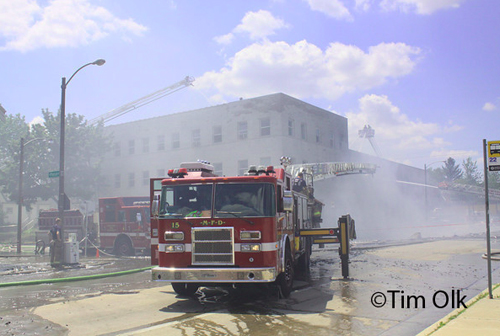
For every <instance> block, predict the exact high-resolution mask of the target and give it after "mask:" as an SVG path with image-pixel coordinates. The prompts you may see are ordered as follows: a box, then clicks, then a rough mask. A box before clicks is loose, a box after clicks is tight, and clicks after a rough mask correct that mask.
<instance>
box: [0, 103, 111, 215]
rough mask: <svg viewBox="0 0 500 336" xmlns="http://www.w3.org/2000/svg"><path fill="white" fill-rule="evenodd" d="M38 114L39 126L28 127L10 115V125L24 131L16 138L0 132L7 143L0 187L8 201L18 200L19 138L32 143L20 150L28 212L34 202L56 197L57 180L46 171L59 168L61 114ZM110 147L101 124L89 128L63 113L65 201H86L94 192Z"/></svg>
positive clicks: (81, 120) (78, 118) (0, 138)
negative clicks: (64, 124)
mask: <svg viewBox="0 0 500 336" xmlns="http://www.w3.org/2000/svg"><path fill="white" fill-rule="evenodd" d="M42 115H43V119H44V122H43V124H35V125H32V126H31V127H29V126H28V125H27V124H26V123H25V121H24V118H22V117H20V116H16V117H11V116H9V117H8V118H7V119H9V118H10V119H12V120H10V121H9V122H10V124H11V125H17V128H18V129H21V130H23V132H20V131H18V132H17V134H16V133H15V132H11V131H10V130H9V128H8V126H7V127H2V128H0V141H1V142H2V143H6V145H5V146H2V147H1V148H0V150H3V151H4V152H2V154H4V153H5V154H6V155H5V156H2V157H3V158H4V160H3V162H2V164H1V166H0V185H3V192H4V193H5V194H6V195H7V196H8V197H9V198H10V199H11V200H12V201H16V202H17V200H18V196H19V194H18V188H19V187H18V181H19V161H20V153H19V152H20V138H21V136H23V134H24V137H25V143H27V142H28V141H30V140H32V139H36V141H33V142H31V143H29V144H28V145H27V146H25V147H24V160H23V161H24V169H23V171H24V174H23V198H24V205H25V206H26V208H27V209H30V208H31V205H32V204H33V203H34V202H36V200H37V198H41V199H43V200H47V199H50V198H52V199H54V200H57V199H58V191H59V189H58V188H59V180H58V178H49V177H48V172H50V171H56V170H59V127H60V114H59V113H58V114H57V115H54V114H53V113H51V112H49V111H48V110H42ZM4 139H5V142H4ZM110 143H111V140H110V139H109V138H108V137H106V136H105V135H104V127H103V125H102V123H101V124H98V125H88V124H87V122H86V121H85V119H84V117H83V116H80V115H76V114H67V115H66V137H65V152H64V154H65V177H64V179H65V192H66V195H67V196H68V197H69V198H70V199H72V198H73V199H74V198H78V199H81V200H89V199H91V198H92V197H93V196H94V195H95V194H96V192H97V186H98V185H99V183H102V182H103V178H102V176H101V174H100V165H101V162H102V159H103V157H104V155H105V153H106V151H108V150H109V149H110Z"/></svg>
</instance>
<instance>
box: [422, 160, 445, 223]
mask: <svg viewBox="0 0 500 336" xmlns="http://www.w3.org/2000/svg"><path fill="white" fill-rule="evenodd" d="M439 162H441V163H446V161H435V162H432V163H429V164H427V163H425V164H424V185H425V189H424V192H425V205H424V206H425V220H427V218H428V211H427V208H428V205H427V203H428V202H427V168H428V167H430V166H431V165H433V164H435V163H439Z"/></svg>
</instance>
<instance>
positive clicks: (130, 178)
mask: <svg viewBox="0 0 500 336" xmlns="http://www.w3.org/2000/svg"><path fill="white" fill-rule="evenodd" d="M128 186H129V187H131V188H132V187H134V186H135V174H134V173H128Z"/></svg>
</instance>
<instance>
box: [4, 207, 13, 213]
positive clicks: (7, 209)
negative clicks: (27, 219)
mask: <svg viewBox="0 0 500 336" xmlns="http://www.w3.org/2000/svg"><path fill="white" fill-rule="evenodd" d="M5 213H6V214H7V215H12V214H13V213H14V208H12V207H7V208H6V209H5Z"/></svg>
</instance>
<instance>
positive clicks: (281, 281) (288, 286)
mask: <svg viewBox="0 0 500 336" xmlns="http://www.w3.org/2000/svg"><path fill="white" fill-rule="evenodd" d="M293 277H294V272H293V261H292V253H291V252H290V250H289V249H287V250H286V252H285V269H284V271H283V273H281V274H280V275H279V276H278V279H277V284H278V286H279V287H280V289H281V294H282V295H283V297H284V298H288V297H289V296H290V293H291V292H292V288H293Z"/></svg>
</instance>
